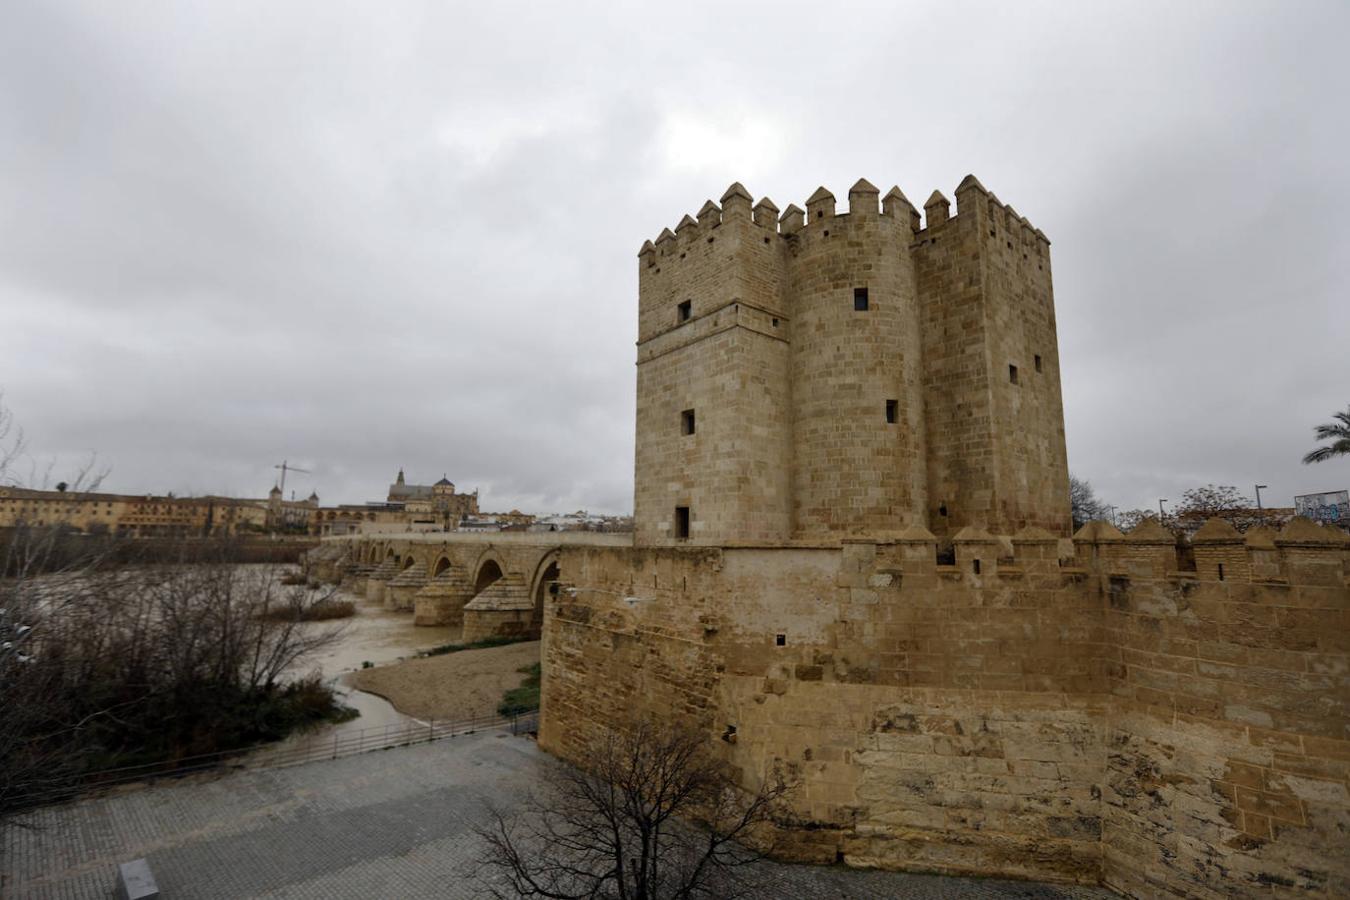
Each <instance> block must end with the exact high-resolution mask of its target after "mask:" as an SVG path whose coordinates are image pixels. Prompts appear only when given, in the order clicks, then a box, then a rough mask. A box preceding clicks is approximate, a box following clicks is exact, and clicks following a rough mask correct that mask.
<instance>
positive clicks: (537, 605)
mask: <svg viewBox="0 0 1350 900" xmlns="http://www.w3.org/2000/svg"><path fill="white" fill-rule="evenodd" d="M561 574H562V571H561V570H560V569H559V568H558V551H557V550H550V551H549V552H548V553H546V554H544V556H543V558H542V559H540V560H539V564H538V565H536V566H535V568H534V577H533V578H532V579H531V581H530V597H531V598H532V599H533V600H534V608H533V611H532V612H531V613H530V634H531V635H534V636H535V637H538V636H539V634H540V633H541V632H542V631H543V628H544V602H545V601H546V600H547V599H548V586H549V582H552V581H557V580H558V577H559V576H560V575H561Z"/></svg>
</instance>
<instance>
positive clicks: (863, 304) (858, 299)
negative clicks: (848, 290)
mask: <svg viewBox="0 0 1350 900" xmlns="http://www.w3.org/2000/svg"><path fill="white" fill-rule="evenodd" d="M853 309H854V311H855V312H865V311H866V310H867V288H865V287H860V288H854V289H853Z"/></svg>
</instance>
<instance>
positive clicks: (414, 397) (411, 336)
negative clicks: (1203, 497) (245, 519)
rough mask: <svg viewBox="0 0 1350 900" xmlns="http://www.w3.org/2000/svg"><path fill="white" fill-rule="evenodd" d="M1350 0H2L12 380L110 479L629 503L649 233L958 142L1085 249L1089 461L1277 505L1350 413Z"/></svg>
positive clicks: (1075, 341) (1129, 490) (953, 164)
mask: <svg viewBox="0 0 1350 900" xmlns="http://www.w3.org/2000/svg"><path fill="white" fill-rule="evenodd" d="M1347 35H1350V4H1346V3H1344V2H1326V3H1319V2H1299V3H1293V2H1272V3H1266V4H1246V3H1236V2H1222V3H1212V4H1205V3H1184V4H1182V3H1175V2H1168V3H1159V4H1145V3H1139V2H1132V3H1128V4H1124V3H1122V4H1118V5H1108V4H1103V3H1074V4H1068V3H1055V4H1043V5H1042V4H1036V3H1029V2H1019V3H1006V2H1000V3H987V4H984V3H981V4H952V3H933V4H930V5H921V4H914V3H905V4H895V3H881V4H875V5H872V4H857V5H854V4H847V3H825V4H822V3H809V4H794V3H787V2H783V0H776V2H771V3H725V2H720V3H711V4H707V5H703V4H699V3H693V2H685V3H680V4H675V5H671V4H659V5H658V4H633V5H631V6H621V5H619V4H575V3H524V2H522V3H503V2H495V3H472V4H468V3H465V4H450V3H427V4H425V5H413V4H402V3H393V2H382V3H378V4H375V3H363V4H357V3H333V2H316V3H313V4H301V3H290V2H288V3H275V2H266V3H236V2H232V3H214V4H207V3H149V2H117V3H106V2H91V3H87V4H72V3H65V2H53V0H41V2H31V3H30V2H24V0H20V2H18V3H14V2H10V3H6V4H5V14H4V24H3V27H0V390H2V391H3V394H4V398H3V400H4V403H5V405H7V406H8V407H9V408H10V409H11V411H12V412H13V414H14V416H15V418H16V420H17V421H18V422H19V423H20V424H21V425H22V426H23V428H24V430H25V432H26V435H27V439H28V445H29V453H30V456H29V459H28V460H27V461H26V463H25V466H26V468H25V469H24V471H23V472H22V473H21V474H23V475H24V476H25V477H27V476H28V474H29V473H30V472H32V471H36V472H37V473H38V474H39V476H40V475H41V473H43V472H46V471H50V472H51V473H53V474H52V476H51V480H52V481H55V480H59V479H60V478H69V477H70V473H71V472H72V471H73V470H74V468H75V467H76V466H77V464H78V462H79V461H80V460H81V459H84V458H85V457H87V455H88V454H90V453H95V454H97V459H98V465H99V466H100V467H101V468H103V469H106V470H107V471H108V475H107V478H106V480H105V482H104V487H105V489H109V490H115V491H125V492H151V491H153V492H163V491H169V490H172V491H176V492H178V493H183V494H186V493H205V492H216V493H230V494H239V495H245V496H262V495H263V494H265V493H266V491H267V489H268V488H269V487H271V485H272V483H273V479H274V476H275V475H276V473H275V472H274V470H273V468H272V467H273V465H274V464H276V463H279V462H281V460H282V459H289V460H290V461H291V462H292V463H293V464H297V465H301V466H303V467H304V468H308V469H312V470H313V474H312V475H292V476H290V478H289V480H288V485H287V487H288V493H289V489H290V488H294V489H296V491H297V492H299V494H300V495H301V496H303V495H305V494H308V493H309V491H310V490H311V489H317V491H318V492H319V494H320V495H321V497H322V499H323V501H324V502H325V503H332V502H360V501H364V500H369V499H376V498H382V497H383V496H384V492H385V485H386V484H387V483H388V482H389V481H390V480H392V478H393V475H394V473H395V471H396V470H397V469H398V467H399V466H403V467H404V468H405V469H406V470H407V474H408V478H409V480H411V481H418V482H422V483H430V482H432V481H435V480H436V479H438V478H440V477H441V475H442V474H447V475H448V476H449V477H450V479H451V480H452V481H454V482H456V484H457V485H458V486H459V487H460V489H462V490H472V489H473V488H475V487H479V488H481V490H482V503H483V506H484V507H485V508H487V509H492V510H505V509H509V508H511V507H519V508H520V509H523V510H528V511H535V512H542V511H552V510H570V509H576V508H580V507H585V508H588V509H591V510H593V511H610V512H626V511H629V510H631V508H632V471H633V467H632V454H633V404H634V399H633V398H634V367H633V362H634V358H635V349H634V340H635V337H636V320H637V316H636V312H637V259H636V253H637V250H638V247H639V245H640V244H641V243H642V241H643V240H644V239H646V238H649V237H651V238H654V237H655V236H656V235H657V233H658V232H659V231H660V230H661V228H663V227H665V226H671V227H673V226H674V225H675V223H676V222H677V221H678V220H679V218H680V216H681V215H682V214H684V213H686V212H694V211H695V210H697V209H698V207H699V206H700V205H701V204H702V203H703V201H704V200H705V199H707V198H709V197H711V198H713V199H716V198H718V197H720V196H721V194H722V192H723V191H724V190H725V188H726V187H727V185H728V183H730V182H731V181H733V180H740V181H742V182H744V183H745V185H746V186H747V187H748V188H749V189H750V191H751V192H752V193H753V194H754V195H755V196H756V198H758V197H760V196H763V195H768V196H770V197H772V199H773V200H774V201H775V202H776V203H777V204H778V205H779V206H780V207H786V206H787V204H788V203H789V202H796V203H797V204H799V205H802V204H803V202H804V200H805V198H806V197H807V196H808V195H809V194H810V193H811V192H812V190H814V189H815V187H816V186H817V185H820V184H824V185H825V186H827V187H828V188H830V189H831V190H833V191H834V193H835V194H836V195H837V196H838V197H840V199H841V203H842V201H843V199H844V198H845V196H846V193H847V190H848V187H849V185H850V184H852V183H853V182H854V181H855V180H856V179H857V178H858V177H860V176H863V177H866V178H867V179H869V180H870V181H872V182H873V183H875V184H877V185H879V186H881V188H882V190H885V189H886V188H887V187H889V186H890V185H891V184H899V186H900V187H901V189H902V190H904V191H905V192H906V193H907V194H908V195H909V197H910V198H911V199H913V200H914V201H915V202H916V203H917V204H921V203H922V200H923V199H924V198H926V197H927V196H928V194H929V193H930V192H931V191H932V190H933V189H934V188H940V189H941V190H943V192H944V193H946V194H947V195H948V196H949V197H951V196H953V190H954V188H955V186H956V184H957V183H958V182H959V181H960V180H961V178H962V177H963V176H964V175H965V174H966V173H967V172H973V173H975V174H976V175H977V176H978V177H979V178H980V180H981V181H982V182H983V183H984V185H985V186H986V187H988V188H989V189H990V190H991V191H993V192H994V193H996V194H997V195H998V196H999V198H1000V199H1001V200H1003V201H1004V202H1006V203H1009V204H1011V205H1013V206H1014V207H1016V209H1017V211H1018V212H1019V213H1020V214H1023V215H1026V216H1027V217H1028V218H1030V220H1031V221H1032V223H1033V224H1034V225H1036V226H1038V227H1039V228H1041V229H1042V230H1043V231H1044V232H1045V233H1046V234H1047V235H1048V236H1049V238H1050V240H1051V241H1052V242H1053V246H1052V250H1051V252H1052V258H1053V260H1054V274H1055V302H1056V307H1057V310H1058V317H1059V339H1060V352H1061V360H1062V369H1063V372H1062V376H1063V387H1064V399H1065V416H1066V419H1067V428H1068V445H1069V461H1070V467H1071V469H1072V470H1073V471H1074V472H1075V473H1076V474H1078V475H1080V476H1082V477H1085V478H1088V479H1089V480H1090V481H1091V482H1092V483H1093V484H1094V485H1095V487H1096V488H1097V492H1098V494H1099V495H1101V496H1103V497H1104V498H1105V499H1107V500H1108V501H1109V502H1112V503H1114V504H1116V505H1117V506H1119V507H1121V508H1122V509H1124V508H1128V507H1134V506H1144V507H1149V506H1153V507H1156V505H1157V499H1158V498H1159V497H1168V498H1177V497H1179V496H1180V492H1181V491H1182V490H1184V489H1185V488H1187V487H1191V486H1196V485H1200V484H1204V483H1206V482H1216V483H1221V484H1224V483H1226V484H1235V485H1237V486H1238V487H1240V488H1242V489H1244V490H1245V491H1247V492H1248V493H1250V491H1251V485H1252V484H1253V483H1254V482H1257V481H1260V482H1262V483H1263V484H1268V485H1270V491H1269V492H1263V494H1264V499H1265V500H1266V502H1267V503H1268V504H1270V505H1287V504H1290V503H1291V502H1292V499H1291V498H1292V497H1293V495H1294V494H1296V493H1304V492H1308V491H1320V490H1339V489H1344V488H1347V487H1350V460H1342V461H1337V462H1328V463H1323V464H1321V465H1319V466H1303V465H1301V464H1300V462H1299V459H1300V457H1301V456H1302V454H1303V453H1305V452H1306V451H1308V450H1309V449H1312V447H1313V446H1315V443H1314V441H1313V436H1312V426H1313V425H1314V424H1316V423H1319V422H1324V421H1328V420H1330V418H1331V414H1332V412H1334V411H1335V410H1338V409H1345V408H1346V406H1347V404H1350V303H1348V302H1347V300H1348V299H1350V298H1348V297H1347V284H1350V151H1347V147H1348V146H1350V77H1348V76H1347V74H1346V73H1347V68H1346V65H1345V49H1344V44H1345V39H1346V37H1347Z"/></svg>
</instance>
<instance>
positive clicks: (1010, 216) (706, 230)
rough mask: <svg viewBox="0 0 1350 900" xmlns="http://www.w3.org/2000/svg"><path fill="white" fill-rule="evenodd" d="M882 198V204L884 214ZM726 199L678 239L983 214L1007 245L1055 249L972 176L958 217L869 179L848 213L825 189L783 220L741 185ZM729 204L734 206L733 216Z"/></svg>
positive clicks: (689, 222)
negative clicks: (734, 225) (741, 227)
mask: <svg viewBox="0 0 1350 900" xmlns="http://www.w3.org/2000/svg"><path fill="white" fill-rule="evenodd" d="M878 197H880V201H881V202H880V208H879V209H878ZM721 199H722V206H720V207H719V206H718V205H717V204H716V203H714V202H713V201H712V200H708V201H707V202H706V203H704V204H703V206H702V208H701V209H699V211H698V214H697V216H696V217H695V216H690V215H685V216H684V218H682V219H681V220H680V222H679V224H677V225H676V227H675V231H674V232H672V235H683V234H685V233H686V232H687V237H688V238H689V239H691V240H692V239H693V238H694V237H695V236H703V237H707V236H709V235H710V234H711V233H712V231H713V230H714V229H716V228H718V227H719V226H721V224H722V223H723V221H724V220H729V219H742V220H748V221H749V222H750V223H751V224H753V225H755V226H757V227H759V228H761V229H764V230H765V231H769V232H772V233H775V234H778V235H780V236H782V237H790V236H792V235H795V234H797V233H799V232H801V231H802V229H803V228H805V227H807V226H809V225H813V224H815V225H819V226H820V227H822V228H827V227H829V225H830V223H832V222H833V220H835V219H837V218H838V217H840V216H850V215H858V214H862V215H879V216H885V217H887V218H893V219H897V220H900V221H906V222H907V223H908V224H909V226H910V230H911V231H912V232H914V233H916V234H917V233H919V232H921V231H927V230H929V229H931V228H934V227H937V226H941V225H945V224H946V223H948V222H950V221H952V220H954V219H956V218H958V217H959V216H960V215H961V214H962V213H968V212H974V211H975V210H977V209H981V210H982V212H981V213H980V215H981V216H982V217H985V218H987V219H988V221H989V223H990V225H991V227H992V228H993V229H994V230H995V234H993V235H991V237H997V236H999V235H1003V236H1004V237H1005V239H1006V240H1013V238H1012V237H1010V236H1014V235H1015V243H1017V245H1018V246H1022V245H1025V246H1027V247H1036V246H1043V247H1049V246H1050V241H1049V239H1048V238H1046V236H1045V235H1044V233H1042V232H1041V231H1040V229H1038V228H1036V227H1035V226H1033V225H1032V224H1031V222H1029V221H1028V220H1027V219H1026V218H1025V217H1023V216H1019V215H1018V214H1017V211H1016V210H1014V209H1013V208H1012V207H1011V206H1004V205H1003V204H1002V203H1000V202H999V199H998V198H997V197H995V196H994V195H993V194H991V193H989V192H988V191H987V190H986V189H985V187H984V185H982V184H981V183H980V181H979V179H977V178H976V177H975V176H974V175H967V176H966V177H965V178H964V179H962V181H961V183H960V184H959V185H958V186H957V188H956V211H955V212H952V209H951V201H949V200H948V199H947V198H946V197H945V196H944V195H943V194H942V192H941V191H933V193H932V194H931V195H930V196H929V198H928V200H927V202H925V204H924V213H923V215H922V216H921V215H920V213H919V210H918V209H916V208H915V206H914V205H913V204H912V203H911V202H910V201H909V198H907V197H906V196H905V195H904V193H903V192H902V191H901V190H900V188H899V187H898V186H895V187H892V188H891V189H890V190H888V191H887V192H886V194H885V195H884V196H881V191H880V190H879V189H878V188H876V187H875V186H874V185H872V183H871V182H869V181H868V180H867V179H865V178H860V179H858V181H857V182H855V183H854V185H853V186H852V187H851V188H849V190H848V208H847V209H845V210H839V209H838V208H837V203H836V200H835V196H834V194H833V193H831V192H830V191H829V190H828V189H827V188H825V187H824V186H821V187H818V188H816V190H815V191H814V192H813V193H812V194H811V196H809V197H808V198H807V199H806V201H805V203H806V208H805V209H802V208H801V207H798V206H797V205H796V204H788V207H787V209H786V210H785V211H783V212H782V214H781V215H780V214H779V210H778V207H777V205H775V204H774V202H773V201H772V200H770V199H769V198H768V197H761V198H760V199H759V201H758V202H755V200H754V198H753V197H752V195H751V194H750V192H749V191H748V190H746V188H745V186H744V185H742V184H741V183H740V182H739V181H737V182H734V183H732V185H731V186H730V187H728V188H727V190H726V192H725V193H724V194H723V195H722V198H721ZM728 203H730V209H729V210H728V208H727V204H728ZM668 231H669V229H666V230H663V231H662V235H664V234H666V233H667V232H668ZM649 245H650V246H649ZM660 246H661V239H660V237H658V238H657V239H656V241H655V242H652V241H647V242H644V243H643V245H642V249H641V250H640V251H639V253H638V255H639V256H643V257H646V256H647V254H648V253H650V252H652V251H653V250H659V248H660ZM1037 252H1038V253H1039V252H1042V251H1040V250H1038V251H1037Z"/></svg>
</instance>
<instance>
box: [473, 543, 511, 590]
mask: <svg viewBox="0 0 1350 900" xmlns="http://www.w3.org/2000/svg"><path fill="white" fill-rule="evenodd" d="M505 574H506V567H505V566H504V565H503V564H502V560H501V558H500V557H499V556H498V555H497V553H496V551H495V550H493V549H492V548H491V547H489V548H488V549H487V550H484V551H483V553H482V554H481V555H480V556H479V557H478V561H477V562H475V563H474V567H473V594H474V596H475V597H476V596H478V595H479V594H481V593H483V591H485V590H487V589H488V588H489V587H491V586H492V585H493V584H495V583H496V582H498V581H500V580H501V578H502V576H503V575H505Z"/></svg>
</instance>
